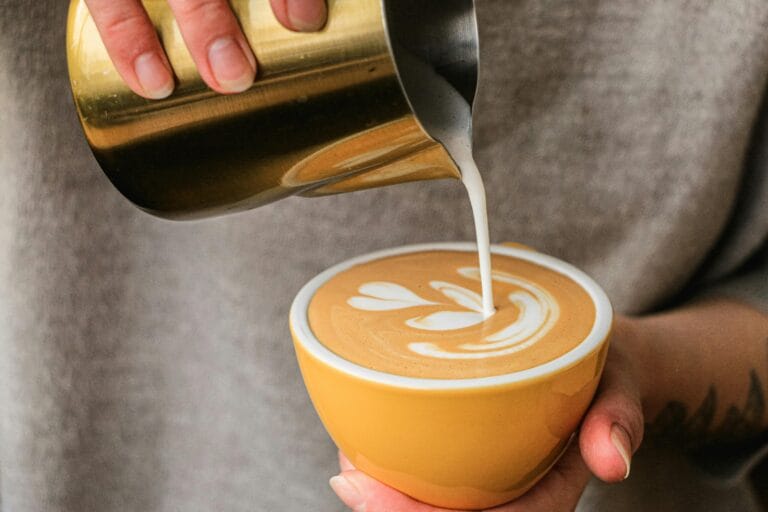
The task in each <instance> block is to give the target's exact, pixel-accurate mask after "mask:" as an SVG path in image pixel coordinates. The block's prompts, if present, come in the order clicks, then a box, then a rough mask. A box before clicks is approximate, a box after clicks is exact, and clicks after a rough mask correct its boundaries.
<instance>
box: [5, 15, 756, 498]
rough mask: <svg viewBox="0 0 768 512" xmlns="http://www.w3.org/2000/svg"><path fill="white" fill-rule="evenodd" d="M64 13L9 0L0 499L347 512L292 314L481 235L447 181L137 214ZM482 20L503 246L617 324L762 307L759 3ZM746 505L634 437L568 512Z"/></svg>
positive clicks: (488, 173) (485, 98) (492, 181)
mask: <svg viewBox="0 0 768 512" xmlns="http://www.w3.org/2000/svg"><path fill="white" fill-rule="evenodd" d="M337 1H341V0H337ZM66 3H67V2H64V1H60V0H59V1H53V0H41V1H35V2H23V1H16V0H0V411H2V414H0V502H1V504H2V509H3V510H10V511H14V512H25V511H30V512H38V511H55V512H63V511H72V512H81V511H91V510H93V511H105V512H108V511H115V512H117V511H120V512H125V511H134V510H135V511H176V510H184V511H186V512H191V511H198V510H199V511H207V510H228V511H253V510H256V511H268V510H269V511H273V510H275V511H276V510H279V511H286V512H293V511H296V512H299V511H308V510H312V511H320V512H339V511H342V510H344V508H343V507H342V505H341V504H340V503H339V502H338V501H337V500H336V498H335V496H334V495H333V494H332V492H331V491H330V489H329V488H328V485H327V479H328V477H330V476H332V475H334V474H336V472H337V465H336V460H335V448H334V446H333V444H332V443H331V441H330V439H329V438H328V436H327V434H326V433H325V431H324V430H323V428H322V425H321V424H320V422H319V420H318V418H317V416H316V415H315V412H314V410H313V409H312V407H311V404H310V402H309V399H308V397H307V394H306V392H305V390H304V387H303V384H302V382H301V377H300V375H299V372H298V367H297V365H296V363H295V360H294V354H293V349H292V346H291V341H290V336H289V333H288V329H287V315H288V308H289V305H290V302H291V300H292V297H293V295H294V294H295V293H296V292H297V291H298V289H299V288H300V287H301V285H302V284H303V283H304V282H305V281H307V280H308V279H309V278H310V277H312V276H313V275H315V274H316V273H317V272H319V271H320V270H322V269H324V268H326V267H328V266H330V265H332V264H334V263H336V262H339V261H341V260H343V259H346V258H348V257H351V256H353V255H357V254H360V253H364V252H368V251H371V250H375V249H379V248H384V247H390V246H395V245H401V244H406V243H416V242H425V241H432V240H441V241H442V240H472V239H473V236H474V232H473V229H472V222H471V215H470V210H469V205H468V201H467V198H466V196H465V193H464V191H463V189H462V187H461V186H460V185H459V184H458V183H456V182H452V181H446V182H430V183H419V184H412V185H403V186H398V187H393V188H388V189H379V190H373V191H367V192H360V193H355V194H349V195H343V196H336V197H328V198H322V199H312V200H309V199H297V198H296V199H288V200H285V201H281V202H279V203H276V204H273V205H271V206H268V207H265V208H261V209H259V210H255V211H252V212H248V213H244V214H239V215H235V216H231V217H224V218H219V219H213V220H207V221H200V222H194V223H172V222H168V221H161V220H158V219H155V218H152V217H150V216H148V215H146V214H144V213H142V212H140V211H138V210H137V209H135V208H134V207H133V206H131V205H130V204H128V203H127V202H126V201H125V200H124V199H123V198H122V197H121V196H119V194H118V193H117V192H116V191H115V190H114V189H112V187H111V185H110V184H109V183H108V181H107V180H106V178H105V177H104V176H103V175H102V174H101V172H100V171H99V169H98V166H97V165H96V163H95V161H94V160H93V158H92V156H91V155H90V152H89V150H88V148H87V146H86V144H85V141H84V138H83V136H82V134H81V131H80V129H79V126H78V123H77V120H76V115H75V111H74V108H73V105H72V101H71V98H70V93H69V89H68V80H67V76H66V64H65V56H64V27H65V19H66V9H67V5H66ZM477 4H478V11H479V17H480V31H481V40H482V41H481V42H482V70H481V84H480V91H479V96H478V99H477V104H476V112H475V122H476V127H475V148H476V154H477V159H478V161H479V164H480V167H481V169H482V172H483V175H484V178H485V180H486V187H487V190H488V193H489V195H488V203H489V208H490V218H491V222H492V224H491V236H492V239H493V240H494V241H497V242H502V241H516V242H521V243H524V244H528V245H530V246H533V247H535V248H537V249H539V250H541V251H543V252H546V253H550V254H552V255H554V256H557V257H560V258H562V259H565V260H567V261H569V262H571V263H573V264H575V265H577V266H579V267H581V268H583V269H585V270H586V271H587V272H588V273H590V274H591V275H592V276H593V277H594V278H595V279H596V280H597V281H598V282H599V283H600V284H601V285H602V286H603V287H604V288H605V290H606V291H607V292H608V294H609V296H610V298H611V300H612V301H613V303H614V305H615V306H616V308H617V310H618V311H620V312H624V313H645V312H651V311H655V310H659V309H664V308H669V307H673V306H675V305H677V304H679V303H681V302H683V301H686V300H689V299H690V298H692V297H695V296H697V295H701V294H713V293H716V294H730V295H733V296H735V297H738V298H740V299H741V300H746V301H748V302H750V303H752V304H754V305H755V306H757V307H760V308H764V309H765V310H766V311H768V265H767V264H766V251H767V250H768V246H767V245H766V237H767V236H768V171H766V165H768V154H767V153H766V152H767V151H768V144H766V141H765V140H764V139H765V138H766V137H767V136H768V131H767V129H768V126H766V122H768V116H766V115H765V112H763V107H761V103H762V101H763V96H764V93H765V91H766V85H768V3H766V2H763V1H760V0H730V1H729V2H727V3H726V2H709V1H698V2H682V1H679V2H677V1H676V2H670V1H668V0H644V1H638V0H568V1H544V0H516V1H514V2H512V1H509V0H478V2H477ZM745 378H746V377H745ZM752 499H753V498H752V497H751V496H750V494H749V492H748V489H747V488H746V487H745V486H744V485H742V483H740V481H738V479H737V481H736V483H735V484H734V486H732V487H729V488H721V487H720V488H716V487H712V486H710V485H709V484H708V483H707V481H706V480H705V479H703V478H702V474H701V473H699V472H698V471H697V470H696V469H694V468H693V467H692V466H691V465H690V464H689V463H688V462H687V461H685V460H684V459H682V458H680V457H679V456H677V455H674V454H668V453H663V452H660V453H657V452H655V451H653V450H650V449H648V448H646V449H644V450H641V453H640V454H639V455H638V457H637V459H636V461H635V463H634V465H633V475H632V476H631V477H630V479H629V480H628V481H627V482H626V483H624V484H621V485H619V486H614V487H611V488H609V489H607V488H605V487H603V486H597V485H595V486H592V487H591V488H590V489H589V491H588V492H587V494H586V496H585V498H584V501H583V508H584V509H585V510H587V509H588V510H598V511H599V510H627V511H631V510H677V509H679V508H680V507H682V506H683V505H684V506H686V507H687V508H688V509H690V510H709V511H716V510H751V509H755V505H754V503H753V501H752Z"/></svg>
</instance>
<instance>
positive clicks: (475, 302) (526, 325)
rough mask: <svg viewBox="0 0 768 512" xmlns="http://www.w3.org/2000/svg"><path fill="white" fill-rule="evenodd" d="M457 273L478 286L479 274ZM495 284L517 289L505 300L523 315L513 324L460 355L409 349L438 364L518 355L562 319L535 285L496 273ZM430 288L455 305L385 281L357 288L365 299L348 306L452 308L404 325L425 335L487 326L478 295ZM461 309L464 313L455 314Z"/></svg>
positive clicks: (450, 287)
mask: <svg viewBox="0 0 768 512" xmlns="http://www.w3.org/2000/svg"><path fill="white" fill-rule="evenodd" d="M457 271H458V273H459V275H461V276H463V277H466V278H470V279H475V280H480V269H479V268H474V267H463V268H459V269H457ZM492 278H493V280H494V281H497V282H500V283H506V284H511V285H514V286H515V287H517V288H519V289H518V290H516V291H514V292H511V293H509V294H508V295H507V299H508V300H509V302H510V303H511V304H512V306H513V307H515V308H517V310H518V311H519V314H518V316H517V318H516V319H515V320H514V321H513V322H512V323H511V324H509V325H507V326H506V327H504V328H503V329H501V330H499V331H497V332H495V333H493V334H490V335H488V336H485V337H483V340H482V342H481V343H465V344H462V345H459V347H458V348H459V349H460V351H448V350H444V349H442V348H441V347H440V346H439V344H438V342H437V341H435V342H420V343H410V344H409V345H408V349H409V350H411V351H412V352H415V353H417V354H420V355H422V356H428V357H435V358H440V359H485V358H489V357H499V356H504V355H509V354H513V353H515V352H519V351H521V350H524V349H526V348H528V347H530V346H532V345H534V344H535V343H536V342H538V341H539V340H540V339H542V338H543V337H544V336H545V335H546V334H547V333H548V332H549V331H550V330H551V329H552V327H553V326H554V325H555V323H556V322H557V319H558V317H559V315H560V308H559V307H558V305H557V302H556V301H555V299H554V298H553V297H552V296H551V295H550V294H549V293H548V292H547V291H546V290H544V289H543V288H541V287H540V286H538V285H537V284H535V283H533V282H531V281H529V280H527V279H524V278H522V277H520V276H516V275H513V274H510V273H507V272H502V271H498V270H496V271H493V273H492ZM429 285H430V287H432V288H433V289H435V290H437V291H439V292H440V293H442V294H443V295H444V296H445V297H446V298H447V299H450V300H451V301H452V303H451V304H449V303H441V302H434V301H430V300H426V299H424V298H422V297H420V296H419V295H417V294H416V293H414V292H412V291H411V290H409V289H408V288H406V287H404V286H401V285H399V284H395V283H391V282H386V281H376V282H370V283H365V284H363V285H362V286H360V287H359V288H358V293H360V294H361V295H358V296H355V297H351V298H350V299H349V300H348V301H347V303H348V304H349V305H350V306H352V307H353V308H355V309H358V310H362V311H394V310H399V309H406V308H413V307H424V306H432V307H434V306H444V307H446V308H450V309H447V310H446V309H444V310H442V311H437V312H434V313H430V314H428V315H423V316H416V317H413V318H410V319H408V320H406V322H405V324H406V325H407V326H408V327H411V328H413V329H418V330H421V331H435V332H440V331H443V332H445V331H452V330H457V329H464V328H467V327H471V326H474V325H477V324H480V323H482V322H483V320H484V318H485V315H484V314H483V305H482V298H481V297H480V295H479V294H477V293H475V292H473V291H471V290H468V289H466V288H464V287H462V286H459V285H456V284H453V283H448V282H445V281H430V283H429ZM457 306H458V307H459V308H460V310H456V307H457Z"/></svg>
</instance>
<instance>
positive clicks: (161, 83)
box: [133, 52, 173, 100]
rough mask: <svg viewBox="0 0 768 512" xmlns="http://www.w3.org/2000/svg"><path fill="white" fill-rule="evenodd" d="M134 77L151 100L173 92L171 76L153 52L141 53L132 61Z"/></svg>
mask: <svg viewBox="0 0 768 512" xmlns="http://www.w3.org/2000/svg"><path fill="white" fill-rule="evenodd" d="M133 69H134V70H135V71H136V78H138V79H139V85H141V88H142V89H144V93H145V94H146V95H147V96H148V97H149V98H152V99H153V100H160V99H163V98H167V97H168V96H170V95H171V93H172V92H173V76H172V75H171V73H170V71H168V68H167V67H166V66H165V63H164V62H163V59H161V58H160V56H159V55H158V54H156V53H155V52H147V53H142V54H141V55H139V56H138V57H136V60H135V61H134V62H133Z"/></svg>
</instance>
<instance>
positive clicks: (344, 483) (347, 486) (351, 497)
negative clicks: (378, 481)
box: [329, 475, 365, 512]
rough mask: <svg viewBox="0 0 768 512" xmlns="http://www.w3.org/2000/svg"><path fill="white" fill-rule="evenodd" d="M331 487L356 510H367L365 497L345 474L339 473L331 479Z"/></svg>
mask: <svg viewBox="0 0 768 512" xmlns="http://www.w3.org/2000/svg"><path fill="white" fill-rule="evenodd" d="M329 483H330V484H331V489H333V492H335V493H336V495H337V496H338V497H339V498H340V499H341V501H343V502H344V504H345V505H346V506H348V507H349V508H351V509H352V510H354V512H365V498H364V497H363V495H362V494H361V493H360V491H359V490H358V488H357V487H355V484H353V483H352V482H350V480H349V479H348V478H347V477H345V476H344V475H337V476H334V477H333V478H331V480H330V481H329Z"/></svg>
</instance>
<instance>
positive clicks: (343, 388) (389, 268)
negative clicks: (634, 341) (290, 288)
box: [290, 243, 612, 509]
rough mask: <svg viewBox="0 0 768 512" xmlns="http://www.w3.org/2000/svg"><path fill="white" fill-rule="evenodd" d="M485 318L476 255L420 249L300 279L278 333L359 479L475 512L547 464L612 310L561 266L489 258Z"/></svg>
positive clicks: (587, 391)
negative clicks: (282, 332) (490, 308)
mask: <svg viewBox="0 0 768 512" xmlns="http://www.w3.org/2000/svg"><path fill="white" fill-rule="evenodd" d="M490 252H491V253H492V268H493V271H492V274H491V277H492V281H493V299H494V303H495V309H496V311H495V313H494V314H493V315H490V316H487V315H485V312H484V308H483V306H482V299H481V294H480V290H481V288H482V287H481V286H480V275H479V274H480V270H479V265H478V258H477V246H476V245H474V244H466V243H456V244H425V245H420V246H411V247H401V248H396V249H389V250H386V251H381V252H379V253H374V254H369V255H365V256H361V257H358V258H354V259H352V260H349V261H347V262H344V263H341V264H339V265H336V266H335V267H332V268H331V269H329V270H327V271H325V272H323V273H321V274H320V275H318V276H317V277H315V278H314V279H312V280H311V281H310V282H309V283H307V285H305V286H304V288H302V290H301V291H300V292H299V294H298V295H297V297H296V299H295V300H294V303H293V306H292V307H291V315H290V325H291V332H292V335H293V340H294V347H295V349H296V354H297V358H298V361H299V366H300V368H301V373H302V376H303V378H304V383H305V385H306V387H307V390H308V392H309V395H310V398H311V399H312V402H313V404H314V406H315V409H316V410H317V413H318V415H319V416H320V419H321V420H322V422H323V424H324V425H325V427H326V430H327V431H328V433H329V434H330V436H331V437H332V438H333V440H334V442H335V443H336V445H337V446H338V447H339V448H340V449H341V450H342V451H343V452H344V453H345V454H346V455H347V457H349V459H350V460H351V461H352V463H353V464H354V465H355V466H356V467H357V468H358V469H359V470H361V471H364V472H365V473H367V474H369V475H371V476H372V477H374V478H376V479H378V480H380V481H382V482H384V483H385V484H387V485H389V486H391V487H394V488H395V489H398V490H399V491H401V492H403V493H405V494H407V495H409V496H412V497H414V498H416V499H417V500H420V501H423V502H425V503H429V504H431V505H435V506H439V507H445V508H453V509H486V508H491V507H493V506H496V505H499V504H502V503H505V502H508V501H510V500H513V499H515V498H517V497H518V496H520V495H522V494H523V493H525V492H526V491H527V490H528V489H530V488H531V487H532V486H533V485H535V484H536V482H537V481H538V480H539V479H541V477H543V476H544V475H545V474H546V473H547V471H548V470H549V469H550V468H551V467H552V465H553V464H554V463H555V462H556V461H557V459H558V458H559V457H560V455H561V454H562V453H563V451H564V450H565V448H566V447H567V445H568V442H569V440H570V439H571V436H572V435H573V433H574V432H575V431H576V429H577V428H578V425H579V422H580V421H581V418H582V416H583V415H584V413H585V412H586V410H587V407H588V406H589V403H590V401H591V400H592V397H593V396H594V393H595V390H596V388H597V384H598V382H599V380H600V376H601V374H602V370H603V366H604V362H605V356H606V353H607V349H608V339H609V334H610V330H611V325H612V310H611V306H610V303H609V302H608V298H607V297H606V295H605V293H603V291H602V290H601V289H600V287H599V286H598V285H597V284H596V283H595V282H594V281H592V279H590V278H589V277H588V276H587V275H586V274H584V273H583V272H581V271H580V270H578V269H576V268H574V267H573V266H571V265H568V264H567V263H565V262H562V261H560V260H557V259H555V258H552V257H550V256H546V255H544V254H540V253H537V252H535V251H532V250H526V249H521V248H514V247H505V246H492V247H491V251H490Z"/></svg>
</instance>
